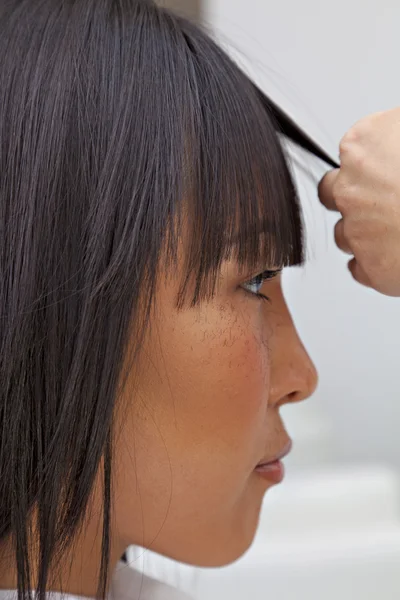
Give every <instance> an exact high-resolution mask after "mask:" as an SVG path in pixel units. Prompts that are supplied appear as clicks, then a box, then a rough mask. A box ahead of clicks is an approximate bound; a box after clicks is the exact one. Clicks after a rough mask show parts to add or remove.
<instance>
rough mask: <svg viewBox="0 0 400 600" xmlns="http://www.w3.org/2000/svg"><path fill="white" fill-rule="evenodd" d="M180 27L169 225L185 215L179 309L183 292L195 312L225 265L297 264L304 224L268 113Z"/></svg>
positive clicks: (238, 74)
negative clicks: (176, 152) (173, 201)
mask: <svg viewBox="0 0 400 600" xmlns="http://www.w3.org/2000/svg"><path fill="white" fill-rule="evenodd" d="M184 27H185V40H186V43H187V51H188V52H187V60H188V64H189V66H190V77H189V78H188V80H187V83H188V85H189V89H188V93H187V94H186V97H187V101H186V103H185V106H184V123H185V125H184V127H185V138H186V139H185V147H186V150H187V151H186V156H185V160H184V165H185V166H184V169H183V171H184V173H185V182H184V187H183V189H184V192H183V194H182V201H181V204H180V210H178V212H177V213H176V215H175V217H176V218H177V219H178V222H179V225H178V227H177V230H178V231H180V230H181V223H182V221H181V218H180V217H181V213H182V212H184V213H185V222H186V223H188V226H189V230H188V232H187V242H186V243H185V250H186V263H185V271H184V273H185V275H184V278H183V281H182V286H181V289H180V293H179V300H178V305H182V303H183V301H184V297H185V296H186V293H187V290H188V286H189V284H190V288H191V289H193V295H192V298H191V304H192V305H195V304H196V303H198V302H199V301H200V300H201V299H203V298H205V297H211V296H212V295H213V293H214V291H215V285H216V281H217V277H218V274H219V272H220V268H221V264H222V262H223V261H224V260H226V259H229V258H235V259H237V261H238V263H239V266H240V267H249V268H253V267H256V266H260V265H264V268H265V269H267V268H268V267H284V266H289V265H299V264H301V263H302V262H303V224H302V216H301V209H300V206H299V201H298V197H297V193H296V188H295V185H294V182H293V179H292V176H291V173H290V170H289V167H288V164H287V162H286V159H285V155H284V151H283V147H282V145H281V143H280V141H279V138H278V134H277V133H276V129H278V126H277V123H276V121H275V117H274V115H273V114H272V111H270V110H268V107H266V106H265V105H263V103H262V101H261V99H260V96H259V94H258V93H257V91H256V88H255V87H254V85H253V84H252V82H251V81H250V80H249V79H248V78H247V77H246V75H244V73H243V72H242V71H240V69H239V68H238V67H237V66H236V65H235V64H234V63H233V62H232V61H231V60H230V59H229V58H228V57H227V55H226V54H225V53H224V52H223V51H222V50H221V49H219V48H218V46H216V45H215V44H214V42H212V41H211V40H210V39H208V38H204V37H203V36H202V35H201V34H200V33H199V32H198V31H197V30H196V29H194V28H193V29H190V26H189V25H188V24H186V23H185V26H184ZM188 29H190V30H189V31H188ZM170 241H171V240H170ZM170 246H171V247H176V240H172V244H170Z"/></svg>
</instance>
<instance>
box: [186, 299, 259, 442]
mask: <svg viewBox="0 0 400 600" xmlns="http://www.w3.org/2000/svg"><path fill="white" fill-rule="evenodd" d="M249 304H250V306H249V308H248V309H247V311H245V310H241V311H238V310H237V309H235V307H231V306H228V307H226V306H225V307H223V309H222V308H221V307H217V308H215V310H213V311H211V310H209V311H208V313H207V315H204V318H203V319H197V320H196V321H194V322H192V323H191V324H190V326H188V327H187V335H186V336H184V338H185V339H186V343H185V348H186V349H185V351H183V352H182V350H183V348H182V346H181V348H180V353H181V357H182V360H181V361H180V371H181V377H180V384H181V386H182V385H184V387H186V390H187V394H184V396H185V397H186V399H187V400H186V402H187V403H186V408H187V410H188V413H187V417H188V419H189V420H191V419H193V415H195V416H196V419H195V420H194V421H193V420H192V423H193V426H194V427H198V428H199V429H202V425H203V424H204V421H209V422H210V423H211V424H212V425H211V428H209V430H211V431H212V430H214V431H215V428H217V429H219V431H220V432H221V434H222V435H223V432H224V431H226V433H227V435H229V432H235V434H236V432H237V430H238V429H240V428H241V427H243V425H244V424H251V423H252V422H253V423H255V422H257V423H260V419H264V417H265V414H266V410H267V405H268V388H269V385H268V384H269V356H268V346H267V344H266V341H265V339H264V335H265V332H264V330H263V326H262V323H260V319H259V313H258V312H257V308H258V307H257V306H252V304H251V301H250V303H249ZM185 329H186V328H185ZM181 331H182V330H181ZM185 357H186V358H185ZM182 391H183V390H182ZM264 423H265V421H264V420H263V424H264ZM239 437H240V436H239Z"/></svg>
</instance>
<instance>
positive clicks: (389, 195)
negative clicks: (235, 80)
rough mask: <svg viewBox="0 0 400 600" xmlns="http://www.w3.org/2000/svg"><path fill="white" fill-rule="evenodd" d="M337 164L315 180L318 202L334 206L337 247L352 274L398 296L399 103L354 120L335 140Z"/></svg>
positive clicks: (399, 264)
mask: <svg viewBox="0 0 400 600" xmlns="http://www.w3.org/2000/svg"><path fill="white" fill-rule="evenodd" d="M340 160H341V168H340V169H336V170H334V171H331V172H330V173H328V174H327V175H326V176H325V177H324V178H323V179H322V181H321V183H320V185H319V196H320V199H321V202H322V204H324V205H325V206H326V207H327V208H328V209H329V210H335V211H339V212H340V213H341V217H342V218H341V219H340V220H339V221H338V223H337V224H336V227H335V240H336V244H337V245H338V247H339V248H340V249H341V250H343V251H344V252H346V253H347V254H351V255H353V256H354V258H353V259H352V260H351V261H350V262H349V269H350V272H351V273H352V275H353V277H354V279H355V280H356V281H358V282H359V283H361V284H363V285H365V286H368V287H371V288H373V289H375V290H377V291H378V292H381V293H382V294H386V295H388V296H400V171H399V162H400V108H396V109H394V110H390V111H386V112H380V113H376V114H374V115H371V116H369V117H366V118H365V119H362V120H361V121H359V122H358V123H356V124H355V125H354V126H353V127H352V128H351V129H350V130H349V131H348V132H347V133H346V135H345V136H344V138H343V139H342V141H341V143H340Z"/></svg>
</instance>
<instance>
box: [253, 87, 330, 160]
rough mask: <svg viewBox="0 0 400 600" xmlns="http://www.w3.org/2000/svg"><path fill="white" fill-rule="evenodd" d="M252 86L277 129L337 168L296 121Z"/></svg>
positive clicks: (257, 88)
mask: <svg viewBox="0 0 400 600" xmlns="http://www.w3.org/2000/svg"><path fill="white" fill-rule="evenodd" d="M253 86H254V88H255V90H256V92H257V95H258V97H259V98H260V100H261V102H262V104H263V106H264V107H265V109H266V110H267V111H268V113H269V114H272V115H273V117H274V120H275V124H276V126H277V131H278V132H279V133H282V134H283V135H284V136H285V137H287V138H288V139H289V140H291V141H292V142H294V143H295V144H297V146H300V147H301V148H303V149H304V150H307V152H310V153H311V154H313V155H314V156H316V157H318V158H320V159H321V160H323V161H324V162H325V163H327V164H328V165H330V166H331V167H333V168H336V169H338V168H339V167H340V165H339V163H338V162H336V161H335V160H333V158H332V157H331V156H329V154H328V153H327V152H325V150H323V149H322V148H321V146H319V144H317V143H316V142H314V140H313V139H312V138H311V137H310V136H309V135H308V134H307V133H305V131H303V130H302V129H301V128H300V127H299V126H298V125H297V123H295V122H294V121H293V119H292V118H291V117H289V116H288V115H287V114H286V113H285V112H284V111H283V110H282V109H281V108H280V107H279V106H278V105H277V104H275V102H273V101H272V100H271V99H270V98H269V97H268V96H267V95H266V94H264V92H262V91H261V90H260V88H259V87H257V86H256V85H255V84H254V83H253Z"/></svg>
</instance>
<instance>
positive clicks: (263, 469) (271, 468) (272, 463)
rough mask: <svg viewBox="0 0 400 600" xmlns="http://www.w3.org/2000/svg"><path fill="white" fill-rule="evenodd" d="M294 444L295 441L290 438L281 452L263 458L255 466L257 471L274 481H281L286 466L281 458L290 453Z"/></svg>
mask: <svg viewBox="0 0 400 600" xmlns="http://www.w3.org/2000/svg"><path fill="white" fill-rule="evenodd" d="M292 445H293V442H292V440H291V439H289V440H288V442H287V443H286V444H285V446H284V447H283V448H282V450H281V451H280V452H277V453H276V454H275V455H274V456H273V457H272V458H270V459H268V458H267V459H263V460H262V461H261V462H260V463H259V464H258V465H257V467H256V468H255V471H256V473H258V474H259V475H260V476H261V477H263V478H264V479H267V480H269V481H271V482H272V483H280V482H281V481H282V480H283V478H284V476H285V467H284V465H283V462H282V461H281V459H282V458H284V457H285V456H287V454H289V452H290V451H291V449H292Z"/></svg>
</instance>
